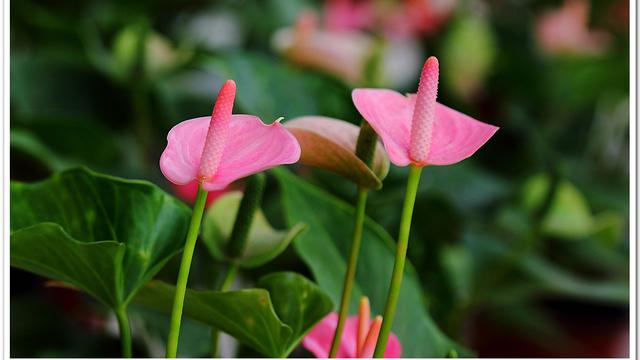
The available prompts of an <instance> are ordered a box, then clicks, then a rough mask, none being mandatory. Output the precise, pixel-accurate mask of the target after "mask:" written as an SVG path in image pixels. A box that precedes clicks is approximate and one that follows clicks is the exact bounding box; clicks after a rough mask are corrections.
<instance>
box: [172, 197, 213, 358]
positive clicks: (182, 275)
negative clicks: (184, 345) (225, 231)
mask: <svg viewBox="0 0 640 360" xmlns="http://www.w3.org/2000/svg"><path fill="white" fill-rule="evenodd" d="M206 199H207V192H206V191H205V190H204V189H202V186H198V195H197V196H196V203H195V204H194V205H193V213H192V215H191V223H190V224H189V232H188V233H187V241H186V242H185V244H184V251H183V252H182V261H181V262H180V271H179V272H178V281H177V282H176V293H175V296H174V298H173V310H172V311H171V322H170V324H169V337H168V339H167V353H166V357H167V358H175V357H176V355H177V354H178V338H179V337H180V322H181V320H182V307H183V306H184V295H185V293H186V291H187V281H188V280H189V269H190V268H191V259H192V258H193V251H194V250H195V247H196V240H197V239H198V231H199V229H200V222H201V221H202V214H203V213H204V205H205V201H206Z"/></svg>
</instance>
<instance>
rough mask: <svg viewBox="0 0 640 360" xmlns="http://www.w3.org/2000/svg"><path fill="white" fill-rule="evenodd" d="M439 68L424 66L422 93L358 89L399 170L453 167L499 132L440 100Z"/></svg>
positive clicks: (356, 95) (357, 99)
mask: <svg viewBox="0 0 640 360" xmlns="http://www.w3.org/2000/svg"><path fill="white" fill-rule="evenodd" d="M438 75H439V65H438V60H437V59H436V58H435V57H433V56H432V57H430V58H428V59H427V61H426V62H425V64H424V67H423V69H422V75H421V76H420V84H419V86H418V93H417V94H415V95H409V96H403V95H402V94H400V93H398V92H395V91H393V90H386V89H355V90H354V91H353V93H352V97H353V102H354V104H355V106H356V108H357V109H358V111H359V112H360V114H361V115H362V116H363V117H364V119H365V120H367V122H369V124H371V127H373V129H374V130H375V131H376V132H377V133H378V135H379V136H380V138H381V139H382V142H383V144H384V147H385V149H386V151H387V153H388V154H389V159H390V160H391V162H392V163H394V164H396V165H397V166H407V165H409V164H414V165H417V166H425V165H449V164H454V163H457V162H459V161H461V160H463V159H466V158H467V157H469V156H471V155H473V153H475V152H476V151H477V150H478V149H479V148H480V147H481V146H482V145H484V143H485V142H487V140H489V138H491V136H493V134H494V133H495V132H496V131H497V130H498V128H497V127H495V126H493V125H489V124H485V123H483V122H480V121H478V120H475V119H473V118H471V117H469V116H467V115H465V114H462V113H459V112H457V111H455V110H453V109H451V108H449V107H446V106H444V105H442V104H440V103H437V102H436V97H437V92H438Z"/></svg>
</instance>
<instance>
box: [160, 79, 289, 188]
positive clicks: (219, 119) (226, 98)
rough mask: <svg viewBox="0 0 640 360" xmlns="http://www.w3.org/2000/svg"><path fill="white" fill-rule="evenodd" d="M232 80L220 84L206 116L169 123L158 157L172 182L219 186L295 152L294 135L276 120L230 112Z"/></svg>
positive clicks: (280, 161) (286, 161)
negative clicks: (160, 154)
mask: <svg viewBox="0 0 640 360" xmlns="http://www.w3.org/2000/svg"><path fill="white" fill-rule="evenodd" d="M234 96H235V83H233V82H227V83H225V85H224V86H223V87H222V89H221V91H220V95H219V96H218V99H217V101H216V105H215V106H214V110H213V114H212V116H211V117H199V118H195V119H190V120H186V121H183V122H181V123H179V124H178V125H176V126H174V127H173V128H172V129H171V130H170V131H169V134H168V135H167V147H166V148H165V150H164V152H163V153H162V156H161V157H160V170H161V171H162V174H163V175H164V176H165V177H166V178H167V179H168V180H169V181H171V182H172V183H174V184H176V185H186V184H188V183H190V182H192V181H198V182H199V183H200V184H201V185H202V187H203V189H204V190H206V191H213V190H221V189H224V188H225V187H227V185H229V184H230V183H231V182H233V181H235V180H237V179H240V178H243V177H246V176H249V175H252V174H255V173H258V172H261V171H264V170H266V169H269V168H272V167H275V166H278V165H283V164H293V163H295V162H297V161H298V159H299V158H300V145H299V144H298V141H297V140H296V138H295V137H294V136H293V135H292V134H291V133H290V132H289V131H287V130H286V129H285V128H284V127H283V126H282V125H281V124H280V123H279V122H278V121H276V122H274V123H273V124H270V125H266V124H264V123H263V122H262V120H260V118H258V117H256V116H251V115H231V109H232V108H233V97H234Z"/></svg>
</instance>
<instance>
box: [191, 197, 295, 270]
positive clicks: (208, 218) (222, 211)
mask: <svg viewBox="0 0 640 360" xmlns="http://www.w3.org/2000/svg"><path fill="white" fill-rule="evenodd" d="M241 200H242V192H240V191H233V192H229V193H226V194H224V195H223V196H222V197H220V198H219V199H217V200H216V202H215V203H214V204H213V205H211V207H210V208H209V209H208V210H207V213H206V214H205V217H204V220H203V223H202V240H203V242H204V243H205V245H206V246H207V249H209V252H210V253H211V255H212V256H213V257H214V258H216V259H217V260H220V261H231V262H234V263H236V264H238V265H239V266H241V267H248V268H250V267H256V266H260V265H263V264H265V263H267V262H269V261H270V260H272V259H273V258H275V257H276V256H278V255H280V253H282V252H283V251H284V250H285V249H286V248H287V246H289V243H291V240H293V239H295V238H296V237H297V236H298V235H300V234H301V233H302V232H303V231H304V230H305V229H306V226H305V225H304V224H303V223H298V224H296V225H294V226H292V227H291V228H290V229H288V230H286V231H279V230H275V229H274V228H272V227H271V225H270V224H269V222H268V221H267V218H266V217H265V216H264V214H263V213H262V211H261V210H260V209H258V211H257V212H256V214H255V215H254V219H253V223H252V224H251V229H250V230H249V235H248V237H247V244H246V245H245V248H244V251H243V253H242V255H240V257H238V258H236V259H230V258H228V257H227V255H226V250H225V249H226V246H227V243H228V242H229V238H230V236H231V231H232V230H233V224H234V221H235V218H236V215H237V214H238V208H239V207H240V201H241Z"/></svg>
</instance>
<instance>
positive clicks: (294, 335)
mask: <svg viewBox="0 0 640 360" xmlns="http://www.w3.org/2000/svg"><path fill="white" fill-rule="evenodd" d="M257 285H258V287H261V289H245V290H238V291H228V292H222V291H199V290H192V289H187V294H186V297H185V302H184V315H185V316H187V317H190V318H192V319H195V320H198V321H201V322H203V323H206V324H208V325H211V326H213V327H216V328H218V329H220V330H222V331H224V332H226V333H228V334H229V335H231V336H233V337H235V338H236V339H238V340H239V341H240V342H242V343H244V344H246V345H248V346H251V347H252V348H254V349H255V350H256V351H259V352H260V353H261V354H263V355H265V356H270V357H287V355H289V353H290V352H291V351H292V350H293V349H294V348H295V347H296V346H297V345H298V343H299V342H300V340H301V339H302V337H303V336H304V335H305V334H306V333H307V331H309V330H310V329H311V327H312V326H313V325H315V324H316V323H317V322H318V321H320V319H322V318H323V317H324V316H325V315H326V314H327V313H329V312H330V311H331V309H332V308H333V304H332V302H331V299H329V296H328V295H326V294H325V293H324V292H323V291H322V290H321V289H320V288H319V287H318V286H317V285H315V284H314V283H312V282H310V281H309V280H307V279H306V278H304V277H303V276H301V275H298V274H295V273H286V272H285V273H275V274H271V275H267V276H265V277H263V278H262V279H260V280H259V281H258V284H257ZM173 295H174V287H173V286H172V285H168V284H166V283H163V282H160V281H152V282H151V283H149V284H148V285H147V286H145V287H144V288H143V290H142V291H140V293H139V294H138V296H137V297H136V298H135V302H136V303H137V304H140V305H143V306H147V307H149V308H153V309H156V310H160V311H163V312H165V313H167V314H168V313H169V312H170V311H171V307H172V304H173Z"/></svg>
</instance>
